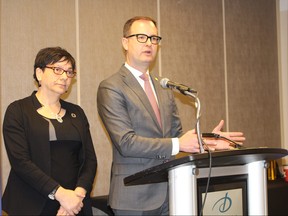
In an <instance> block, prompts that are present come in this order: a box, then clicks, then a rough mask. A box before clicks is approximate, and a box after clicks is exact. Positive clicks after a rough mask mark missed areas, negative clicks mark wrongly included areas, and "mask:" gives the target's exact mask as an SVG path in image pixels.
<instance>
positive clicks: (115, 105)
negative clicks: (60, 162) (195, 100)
mask: <svg viewBox="0 0 288 216" xmlns="http://www.w3.org/2000/svg"><path fill="white" fill-rule="evenodd" d="M160 40H161V37H159V36H158V31H157V26H156V22H155V21H154V20H153V19H151V18H149V17H134V18H132V19H130V20H128V21H127V22H126V24H125V25H124V29H123V38H122V45H123V48H124V50H125V55H126V62H125V64H124V65H122V66H121V68H120V70H119V71H118V72H117V73H116V74H114V75H112V76H111V77H109V78H108V79H106V80H104V81H102V82H101V84H100V86H99V89H98V95H97V104H98V105H97V106H98V112H99V115H100V117H101V119H102V121H103V123H104V125H105V127H106V129H107V132H108V133H109V136H110V138H111V141H112V143H113V164H112V172H111V184H110V193H109V204H110V206H111V207H112V209H113V211H114V213H115V215H168V214H169V209H168V193H167V191H168V186H167V183H166V182H164V183H157V184H147V185H139V186H125V185H124V183H123V179H124V178H125V177H127V176H129V175H131V174H134V173H136V172H139V171H142V170H144V169H147V168H150V167H152V166H156V165H159V164H161V163H163V162H165V161H166V160H170V159H173V158H174V155H176V154H177V153H179V151H183V152H191V153H196V152H199V144H198V140H197V136H196V134H195V130H190V131H188V132H186V133H183V132H182V126H181V122H180V118H179V115H178V111H177V107H176V104H175V100H174V96H173V93H172V91H170V90H165V89H163V88H162V87H161V86H160V85H159V83H158V82H155V77H152V75H151V74H150V73H149V66H150V65H151V63H153V61H154V59H155V56H156V53H157V49H158V45H159V42H160ZM143 74H146V75H147V77H148V80H146V81H144V80H145V78H143V77H142V76H141V75H143ZM143 79H144V80H143ZM149 81H150V82H149ZM147 83H148V85H149V83H150V86H149V88H150V90H148V89H147V88H148V87H147ZM151 88H152V90H151ZM148 91H150V95H149V96H147V95H146V93H147V94H148ZM145 92H146V93H145ZM151 92H152V93H151ZM151 94H152V97H154V99H153V100H154V102H153V101H152V102H150V100H149V98H150V96H151ZM155 103H156V108H155ZM159 113H160V116H159ZM222 126H223V121H221V122H220V124H219V125H218V126H217V127H216V128H215V129H214V131H213V132H215V133H217V132H218V133H220V130H221V128H222ZM221 133H222V132H221ZM222 135H223V133H222ZM225 135H226V136H229V138H231V139H234V140H236V141H243V140H244V137H243V134H242V133H240V132H234V133H226V134H225ZM206 143H207V144H208V145H210V147H211V148H212V149H215V148H224V149H226V148H229V143H227V142H225V141H222V142H221V143H220V144H219V146H220V147H219V146H218V145H216V144H215V140H208V141H206Z"/></svg>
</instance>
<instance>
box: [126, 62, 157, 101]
mask: <svg viewBox="0 0 288 216" xmlns="http://www.w3.org/2000/svg"><path fill="white" fill-rule="evenodd" d="M124 65H125V67H126V68H127V69H128V70H129V71H130V72H131V73H132V75H133V76H134V77H135V79H136V80H137V81H138V83H139V84H140V85H141V87H142V88H143V90H144V91H145V88H144V80H143V79H141V78H140V76H141V75H142V74H143V73H142V72H141V71H139V70H137V69H135V68H133V67H131V66H130V65H128V64H127V62H125V64H124ZM146 73H147V74H148V75H149V70H147V72H146ZM149 80H150V85H151V87H152V91H153V93H154V95H155V98H156V101H157V103H158V98H157V95H156V92H155V89H154V86H153V85H152V81H151V77H150V76H149Z"/></svg>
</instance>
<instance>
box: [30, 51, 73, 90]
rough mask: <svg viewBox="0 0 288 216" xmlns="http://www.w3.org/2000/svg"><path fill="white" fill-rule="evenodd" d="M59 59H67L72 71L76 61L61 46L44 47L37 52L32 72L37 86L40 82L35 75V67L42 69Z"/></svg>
mask: <svg viewBox="0 0 288 216" xmlns="http://www.w3.org/2000/svg"><path fill="white" fill-rule="evenodd" d="M60 60H61V61H68V62H69V63H71V65H72V69H73V71H74V70H75V69H76V63H75V59H74V58H73V56H72V55H71V54H70V53H69V52H67V51H66V50H65V49H63V48H61V47H46V48H43V49H41V50H40V51H39V52H38V54H37V56H36V58H35V63H34V74H33V77H34V79H35V80H36V82H37V84H38V86H40V83H39V80H38V79H37V76H36V69H37V68H40V69H42V70H44V69H45V67H46V66H47V65H49V64H54V63H56V62H59V61H60Z"/></svg>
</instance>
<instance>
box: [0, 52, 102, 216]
mask: <svg viewBox="0 0 288 216" xmlns="http://www.w3.org/2000/svg"><path fill="white" fill-rule="evenodd" d="M75 67H76V65H75V60H74V58H73V57H72V56H71V54H70V53H68V52H67V51H66V50H64V49H62V48H60V47H48V48H44V49H41V50H40V51H39V52H38V54H37V56H36V59H35V64H34V75H33V76H34V79H35V81H36V83H37V84H38V90H37V91H35V92H33V93H32V95H30V96H28V97H26V98H24V99H21V100H17V101H15V102H13V103H11V104H10V105H9V106H8V108H7V110H6V113H5V117H4V122H3V135H4V142H5V147H6V151H7V155H8V157H9V161H10V164H11V171H10V174H9V178H8V182H7V185H6V189H5V191H4V194H3V198H2V201H3V210H4V211H5V212H7V213H8V215H56V214H57V215H92V207H91V205H90V200H89V199H90V198H89V196H90V192H91V190H92V185H93V181H94V177H95V174H96V168H97V159H96V154H95V151H94V147H93V142H92V138H91V134H90V129H89V123H88V120H87V118H86V115H85V113H84V111H83V110H82V108H81V107H79V106H78V105H75V104H72V103H69V102H65V101H64V100H62V99H60V97H61V95H63V94H65V93H66V92H67V91H68V89H69V86H70V84H71V81H72V79H73V77H74V76H75V75H76V71H75Z"/></svg>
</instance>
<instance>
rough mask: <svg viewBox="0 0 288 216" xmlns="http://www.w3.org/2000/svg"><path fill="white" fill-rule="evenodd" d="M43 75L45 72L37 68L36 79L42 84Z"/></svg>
mask: <svg viewBox="0 0 288 216" xmlns="http://www.w3.org/2000/svg"><path fill="white" fill-rule="evenodd" d="M43 73H44V71H43V70H42V69H41V68H39V67H38V68H36V77H37V80H38V82H39V83H41V80H42V76H43Z"/></svg>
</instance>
